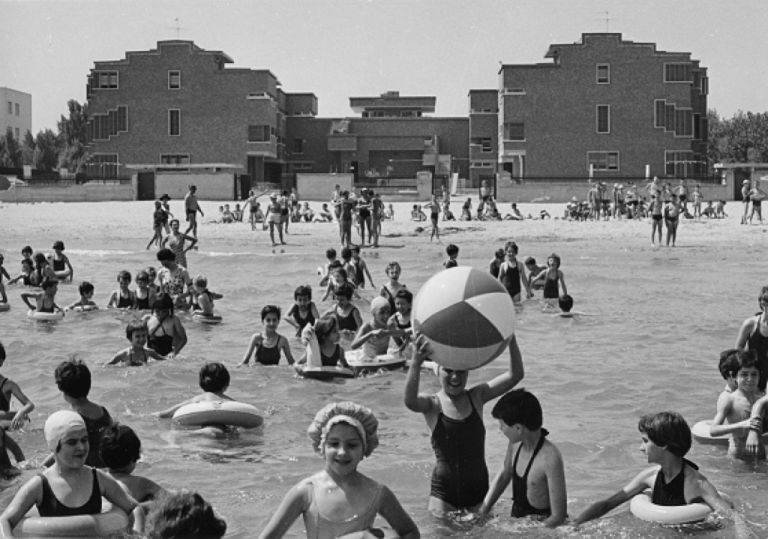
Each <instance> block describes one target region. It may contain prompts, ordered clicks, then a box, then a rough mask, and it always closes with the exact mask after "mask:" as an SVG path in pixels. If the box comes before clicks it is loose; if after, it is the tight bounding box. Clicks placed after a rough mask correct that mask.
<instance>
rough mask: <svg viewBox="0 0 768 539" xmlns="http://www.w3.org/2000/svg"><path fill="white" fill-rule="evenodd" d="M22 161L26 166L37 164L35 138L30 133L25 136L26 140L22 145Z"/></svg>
mask: <svg viewBox="0 0 768 539" xmlns="http://www.w3.org/2000/svg"><path fill="white" fill-rule="evenodd" d="M21 160H22V163H23V164H25V165H34V163H35V137H33V136H32V133H30V132H29V131H27V132H26V133H25V134H24V140H23V141H22V143H21Z"/></svg>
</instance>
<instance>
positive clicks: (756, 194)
mask: <svg viewBox="0 0 768 539" xmlns="http://www.w3.org/2000/svg"><path fill="white" fill-rule="evenodd" d="M757 182H758V181H757V180H755V181H754V182H753V183H752V189H750V190H749V200H750V201H751V202H752V213H750V214H749V224H752V218H753V217H754V216H755V214H757V218H758V219H759V220H760V224H761V225H762V224H763V210H762V208H761V207H760V206H761V203H762V201H763V199H765V192H764V191H763V190H762V189H760V187H759V184H758V183H757Z"/></svg>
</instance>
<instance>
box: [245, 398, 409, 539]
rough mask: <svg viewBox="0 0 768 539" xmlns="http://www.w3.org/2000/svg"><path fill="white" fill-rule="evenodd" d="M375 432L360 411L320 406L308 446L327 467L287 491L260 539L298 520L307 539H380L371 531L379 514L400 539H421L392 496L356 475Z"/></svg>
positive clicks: (346, 405) (368, 415)
mask: <svg viewBox="0 0 768 539" xmlns="http://www.w3.org/2000/svg"><path fill="white" fill-rule="evenodd" d="M377 429H378V421H377V420H376V417H375V416H374V415H373V412H372V411H371V410H369V409H368V408H365V407H364V406H360V405H359V404H355V403H353V402H339V403H331V404H328V405H326V406H325V407H323V408H322V409H321V410H320V411H319V412H318V413H317V415H315V419H314V420H313V421H312V424H311V425H310V426H309V429H308V430H307V433H308V434H309V437H310V439H311V440H312V447H313V448H314V449H315V451H316V452H317V453H319V454H320V455H321V456H322V457H323V458H324V459H325V468H324V469H323V470H322V471H320V472H318V473H316V474H314V475H312V476H310V477H308V478H306V479H303V480H302V481H300V482H299V483H298V484H297V485H295V486H294V487H293V488H291V490H290V491H288V494H286V495H285V498H283V501H282V502H281V503H280V505H279V506H278V507H277V509H275V512H274V514H273V515H272V518H271V519H270V520H269V523H268V524H267V527H266V528H265V529H264V530H263V531H262V532H261V534H260V535H259V537H260V539H272V538H278V537H282V536H283V535H285V533H286V532H287V531H288V529H289V528H290V527H291V524H293V522H294V521H295V520H296V519H297V518H298V517H299V516H300V515H301V516H303V517H304V524H305V526H306V532H307V537H341V536H346V535H349V534H353V533H355V532H364V533H365V532H368V533H369V534H373V535H365V536H366V537H367V536H374V537H378V535H376V532H377V531H378V532H379V533H380V531H379V530H375V531H371V527H372V526H373V522H374V520H375V519H376V515H379V514H380V515H382V516H383V517H384V519H385V520H386V521H387V523H388V524H389V525H390V526H391V527H392V529H393V530H394V531H395V533H396V534H397V536H398V537H402V538H405V539H414V538H418V537H420V534H419V529H418V528H417V527H416V524H415V523H414V522H413V520H412V519H411V517H410V516H409V515H408V513H406V511H405V510H404V509H403V507H402V506H401V505H400V502H399V501H398V500H397V497H396V496H395V495H394V494H393V493H392V491H391V490H390V489H389V488H387V487H386V486H385V485H382V484H380V483H377V482H376V481H374V480H373V479H371V478H370V477H367V476H365V475H363V474H361V473H360V472H359V471H358V470H357V467H358V465H359V464H360V462H361V461H362V460H363V459H364V458H365V457H368V456H370V455H371V453H372V452H373V450H374V449H376V447H377V446H378V445H379V438H378V435H377ZM360 537H363V536H362V535H361V536H360Z"/></svg>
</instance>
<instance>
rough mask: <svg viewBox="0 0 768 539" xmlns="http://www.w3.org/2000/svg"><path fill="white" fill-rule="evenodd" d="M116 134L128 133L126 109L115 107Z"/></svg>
mask: <svg viewBox="0 0 768 539" xmlns="http://www.w3.org/2000/svg"><path fill="white" fill-rule="evenodd" d="M116 127H117V132H118V133H119V132H121V131H128V107H124V106H120V107H117V126H116Z"/></svg>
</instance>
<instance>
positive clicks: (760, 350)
mask: <svg viewBox="0 0 768 539" xmlns="http://www.w3.org/2000/svg"><path fill="white" fill-rule="evenodd" d="M761 316H762V315H760V314H759V315H757V321H756V322H755V330H754V331H753V332H752V333H750V335H749V338H748V339H747V350H752V351H753V352H754V353H755V355H756V356H757V368H758V370H759V371H760V380H759V381H758V383H757V386H758V387H759V388H760V391H765V386H766V382H767V381H768V337H766V336H765V335H763V334H762V333H760V317H761Z"/></svg>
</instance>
